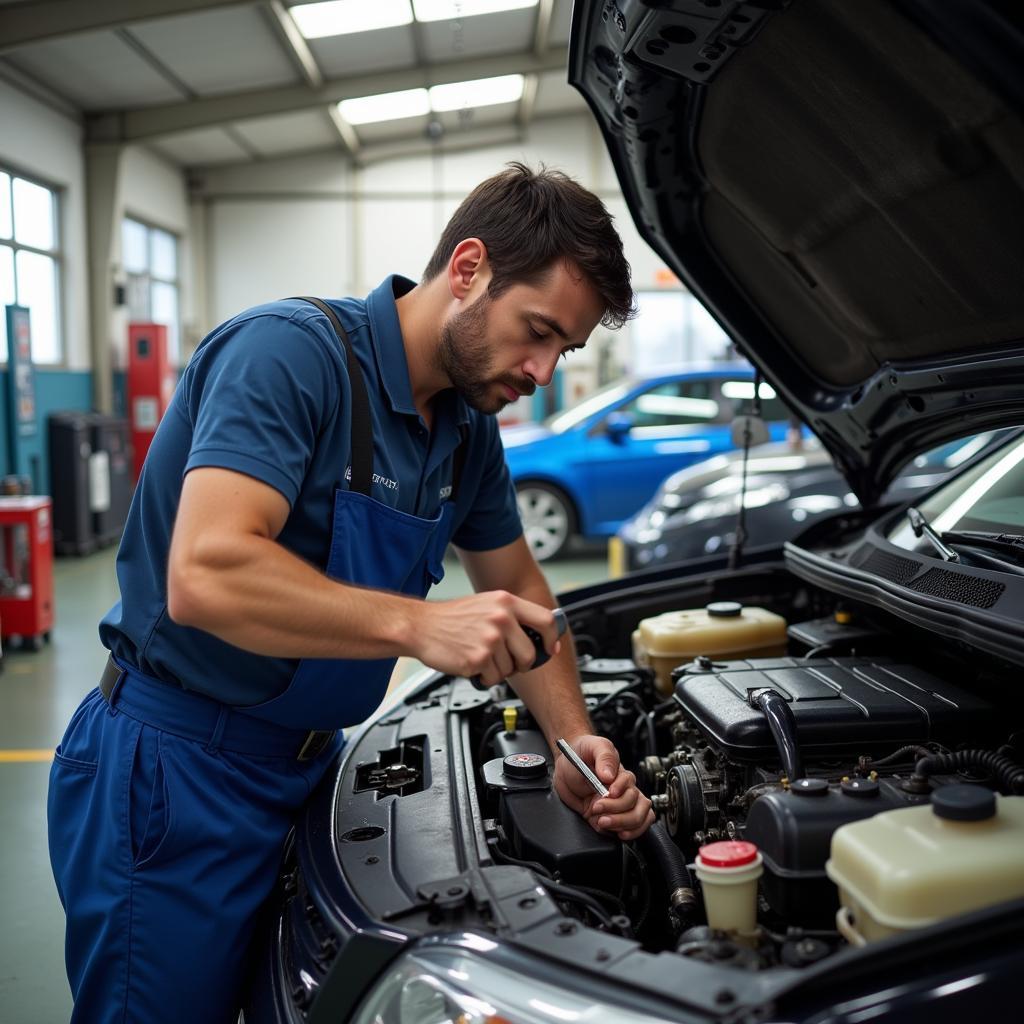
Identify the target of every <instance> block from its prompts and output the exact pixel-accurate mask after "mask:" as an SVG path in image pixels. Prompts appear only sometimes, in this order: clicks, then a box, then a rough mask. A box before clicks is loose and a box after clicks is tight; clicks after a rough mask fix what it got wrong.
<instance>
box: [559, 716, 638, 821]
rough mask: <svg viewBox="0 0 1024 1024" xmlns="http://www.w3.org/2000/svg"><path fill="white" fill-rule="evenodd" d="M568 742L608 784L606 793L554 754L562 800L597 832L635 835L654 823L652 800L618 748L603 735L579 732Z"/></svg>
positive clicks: (566, 761)
mask: <svg viewBox="0 0 1024 1024" xmlns="http://www.w3.org/2000/svg"><path fill="white" fill-rule="evenodd" d="M569 745H570V746H571V747H572V748H573V750H575V751H576V753H577V754H579V756H580V757H581V758H582V759H583V760H584V761H585V762H586V763H587V765H588V766H589V767H590V769H591V771H592V772H593V773H594V774H595V775H596V776H597V777H598V778H599V779H600V780H601V781H602V782H603V783H604V784H605V786H606V787H607V789H608V795H607V796H599V795H598V794H597V793H595V792H594V789H593V787H592V786H591V785H590V783H589V782H587V780H586V779H584V778H583V776H582V775H580V773H579V772H578V771H577V770H576V769H575V768H574V767H573V766H572V765H571V764H570V763H569V760H568V758H566V757H565V756H564V755H562V754H558V756H557V757H556V758H555V779H554V785H555V792H556V793H557V794H558V795H559V796H560V797H561V798H562V802H563V803H565V804H566V805H568V806H569V807H571V808H572V809H573V810H574V811H576V812H577V813H579V814H581V815H582V816H583V817H584V818H586V820H587V821H588V822H589V823H590V825H591V826H592V827H593V828H594V829H595V830H596V831H597V832H613V833H615V834H616V835H617V836H618V837H619V839H636V838H637V837H638V836H642V835H643V834H644V832H646V831H647V829H648V828H650V826H651V825H652V824H653V823H654V811H653V810H652V809H651V801H650V800H648V799H647V797H646V796H644V794H643V793H641V792H640V790H639V789H637V787H636V776H635V775H634V774H633V773H632V772H629V771H626V769H625V768H623V767H622V765H621V763H620V762H619V752H618V751H617V750H616V749H615V746H614V744H613V743H612V742H611V741H610V740H607V739H605V738H604V737H603V736H590V735H584V736H577V737H575V738H574V739H571V740H569Z"/></svg>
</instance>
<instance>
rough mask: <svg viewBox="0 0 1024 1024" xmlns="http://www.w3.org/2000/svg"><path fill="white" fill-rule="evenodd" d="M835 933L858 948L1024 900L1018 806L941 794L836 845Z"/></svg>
mask: <svg viewBox="0 0 1024 1024" xmlns="http://www.w3.org/2000/svg"><path fill="white" fill-rule="evenodd" d="M825 871H826V872H827V873H828V877H829V878H831V879H832V881H833V882H835V883H836V885H837V886H839V901H840V903H841V904H842V906H841V907H840V910H839V915H838V917H837V923H838V925H839V930H840V931H841V932H842V933H843V934H844V935H845V936H846V937H847V939H849V940H850V941H851V942H852V943H854V944H855V945H861V944H863V943H864V942H871V941H873V940H875V939H883V938H885V937H886V936H889V935H898V934H901V933H903V932H906V931H910V930H911V929H913V928H923V927H924V926H925V925H929V924H934V923H935V922H936V921H941V920H942V919H943V918H947V917H953V916H954V915H956V914H966V913H968V912H969V911H972V910H980V909H981V908H982V907H987V906H990V905H992V904H994V903H1002V902H1003V901H1005V900H1012V899H1018V898H1020V897H1022V896H1024V796H996V795H995V794H994V793H992V792H990V791H989V790H987V789H984V788H983V787H981V786H969V785H957V786H944V787H942V788H941V789H937V790H936V791H935V792H934V793H933V794H932V802H931V804H922V805H919V806H917V807H903V808H900V809H899V810H895V811H885V812H884V813H882V814H876V815H875V816H874V817H873V818H867V819H865V820H863V821H855V822H851V823H850V824H848V825H843V826H842V827H841V828H838V829H836V831H835V833H834V835H833V836H832V857H831V859H830V860H829V861H828V862H827V863H826V864H825Z"/></svg>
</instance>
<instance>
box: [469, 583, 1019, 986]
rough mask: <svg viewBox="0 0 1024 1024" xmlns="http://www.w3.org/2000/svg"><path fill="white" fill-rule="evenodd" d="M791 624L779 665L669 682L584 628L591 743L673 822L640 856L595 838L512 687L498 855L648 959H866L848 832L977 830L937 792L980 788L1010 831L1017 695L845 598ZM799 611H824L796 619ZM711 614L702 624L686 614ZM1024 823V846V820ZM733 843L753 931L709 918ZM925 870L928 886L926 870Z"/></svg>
mask: <svg viewBox="0 0 1024 1024" xmlns="http://www.w3.org/2000/svg"><path fill="white" fill-rule="evenodd" d="M829 604H831V607H828V605H829ZM723 609H724V606H723V605H721V604H720V605H719V608H718V610H717V616H722V615H728V616H735V617H737V618H740V617H743V616H744V615H746V612H747V610H746V609H744V608H743V606H742V605H740V604H738V603H737V604H736V605H735V607H733V608H730V609H724V610H723ZM736 609H740V610H739V612H737V610H736ZM753 611H754V612H755V613H759V612H763V611H764V609H753ZM775 611H776V612H782V613H783V615H784V617H785V620H786V621H785V622H784V623H783V626H782V629H783V633H782V634H781V636H780V637H779V644H778V645H777V646H776V648H775V653H774V655H773V656H743V652H742V651H741V652H740V653H739V654H736V653H735V652H733V653H730V654H729V655H728V656H721V654H720V653H719V652H718V651H716V650H714V649H712V648H713V647H714V643H712V642H710V641H709V642H708V644H707V646H708V648H709V649H708V651H707V653H703V654H698V655H696V656H693V657H691V658H689V660H685V661H680V662H679V663H678V664H674V665H671V667H670V668H668V663H669V662H671V661H672V659H671V658H669V659H668V661H667V662H666V660H665V658H663V657H658V656H653V657H652V656H651V654H652V652H651V651H649V650H644V649H643V644H642V643H640V649H639V650H638V649H637V637H638V633H637V631H636V630H633V631H632V637H633V650H632V652H625V651H622V650H621V649H620V650H615V649H609V648H610V647H613V645H609V644H608V643H597V642H595V641H594V640H593V638H592V635H590V636H588V635H587V628H588V623H587V621H586V620H585V619H582V620H580V621H578V622H576V623H574V629H576V631H577V642H578V644H579V646H580V647H581V648H583V653H582V654H581V656H580V658H579V668H580V675H581V679H582V682H583V688H584V692H585V695H586V699H587V705H588V709H589V712H590V715H591V718H592V721H593V724H594V727H595V730H596V731H597V732H598V733H600V734H602V735H605V736H607V737H608V738H610V739H611V740H612V741H613V742H614V743H615V745H616V747H617V749H618V750H619V752H620V755H621V756H622V759H623V763H624V764H625V765H626V767H627V768H629V769H631V770H632V771H633V772H634V773H635V775H636V777H637V781H638V785H639V787H640V789H641V790H642V791H643V792H645V793H646V794H647V795H649V796H650V797H651V799H652V801H653V804H654V808H655V811H656V813H657V817H658V821H657V822H656V824H655V825H654V826H653V827H652V828H651V830H650V831H649V832H648V833H647V835H645V836H644V837H643V838H642V839H641V840H639V841H637V842H630V843H622V842H620V841H619V840H618V839H616V838H615V837H612V836H608V835H604V834H601V833H599V832H597V831H596V830H595V829H594V828H592V827H591V826H590V825H588V824H587V823H586V822H585V821H584V820H583V819H582V818H580V817H578V816H577V815H575V814H574V813H573V812H571V811H569V810H568V809H567V808H566V807H565V806H564V805H563V804H562V802H561V801H560V799H559V798H558V796H557V795H556V794H555V793H554V792H553V790H552V787H551V771H550V770H551V764H552V752H551V751H550V750H549V749H548V746H547V744H546V743H545V740H544V737H543V735H542V734H541V733H540V732H539V731H538V729H537V727H536V724H535V723H533V722H532V721H531V720H530V718H529V715H528V713H527V711H526V709H525V707H524V706H523V704H522V703H521V702H520V701H518V700H517V699H516V698H515V695H514V693H513V692H512V691H511V690H510V689H509V688H508V687H505V686H503V687H497V688H495V689H494V690H492V695H493V700H492V702H491V703H490V704H489V705H486V706H484V707H482V708H480V709H479V712H478V716H479V717H478V721H477V726H478V732H477V733H476V735H477V736H478V740H477V742H478V756H477V766H478V769H479V775H478V780H477V782H478V794H479V800H480V805H481V808H482V813H483V815H484V824H485V830H486V835H487V842H488V847H489V849H490V851H491V854H492V856H493V858H494V860H495V861H496V862H498V863H508V864H517V865H520V866H526V867H529V868H532V869H533V871H534V872H535V874H536V876H537V878H538V880H539V882H540V884H541V885H542V886H544V888H545V889H547V891H548V892H549V894H550V895H551V896H552V897H553V898H554V899H555V900H556V901H557V902H558V903H559V904H560V906H561V907H562V909H563V912H565V913H566V914H569V915H572V916H575V917H577V918H579V919H580V920H581V921H582V922H584V923H585V924H587V925H588V926H591V927H594V928H597V929H599V930H604V931H607V932H614V933H618V934H621V935H623V936H627V937H630V938H634V939H636V940H638V941H640V942H641V943H642V944H643V945H644V947H645V948H647V949H648V950H650V951H657V952H663V951H666V950H669V951H675V952H676V953H678V954H679V955H682V956H685V957H690V958H696V959H700V960H706V961H710V962H714V963H716V964H718V965H722V966H730V965H732V966H736V967H739V968H743V969H747V970H763V969H771V968H773V967H776V966H786V967H803V966H809V965H811V964H813V963H816V962H818V961H820V960H822V959H823V958H825V957H827V956H829V955H830V954H831V953H833V952H835V951H837V950H838V949H840V948H843V947H845V946H846V945H848V944H853V945H860V944H863V943H864V942H865V941H867V940H866V939H865V938H864V933H865V932H868V933H870V931H871V924H872V922H871V921H870V920H868V918H869V917H870V914H869V913H868V911H867V909H866V908H865V907H864V906H862V905H861V906H858V907H857V908H856V911H854V910H851V908H850V907H849V906H844V903H849V902H850V899H849V897H848V894H847V898H846V899H845V900H844V898H843V893H844V891H845V890H844V888H843V884H839V883H837V880H836V879H837V875H838V873H839V870H840V869H839V861H838V860H836V867H835V868H834V869H833V870H832V873H831V876H830V873H829V869H828V868H827V865H828V864H829V862H830V857H833V858H836V857H837V856H838V855H837V853H836V851H835V850H834V849H833V842H834V839H835V837H836V833H837V832H838V831H839V830H841V829H844V827H847V826H854V825H856V824H857V823H863V822H868V821H872V822H873V821H874V820H875V818H876V816H877V815H880V814H882V813H883V812H889V811H900V810H904V811H905V810H906V809H908V808H924V810H923V811H919V812H915V814H916V815H917V816H916V817H914V818H913V822H912V823H911V827H912V828H915V829H916V828H918V827H924V828H929V827H931V826H930V824H929V822H931V821H932V817H933V816H932V810H933V809H934V811H935V813H936V814H940V813H941V814H943V815H945V816H947V817H953V818H957V815H959V814H961V813H962V814H963V815H964V816H963V817H961V818H960V819H958V820H962V821H969V820H972V819H971V818H970V814H971V813H974V814H975V818H976V819H977V820H980V819H981V817H982V816H983V815H982V812H981V811H980V810H979V811H977V812H976V813H975V812H973V811H972V812H961V811H957V810H954V811H950V812H947V811H945V810H943V809H942V807H940V805H943V806H945V804H946V803H950V802H953V803H955V802H956V801H946V800H944V799H939V797H938V796H937V794H940V793H943V792H945V793H946V794H947V795H948V796H950V797H953V796H955V795H956V794H958V793H960V792H961V791H962V790H963V789H964V784H969V785H970V786H972V787H973V790H971V791H970V792H968V794H967V796H968V797H969V798H970V797H971V796H972V795H973V796H978V795H980V796H981V797H983V798H985V799H987V800H988V801H990V802H991V801H994V800H995V799H996V798H995V796H994V795H993V794H997V793H998V794H1002V796H1001V797H1000V799H1001V800H1003V801H1004V802H1003V803H1001V804H1000V805H999V806H1000V814H1002V815H1003V816H1004V817H1005V811H1006V809H1007V808H1010V807H1011V806H1012V807H1013V808H1014V809H1017V808H1018V807H1019V805H1024V799H1021V798H1019V797H1017V798H1013V794H1021V793H1024V767H1021V763H1022V760H1024V758H1022V755H1024V731H1021V724H1022V721H1024V718H1022V716H1021V713H1020V706H1019V702H1018V701H1016V700H1014V699H1010V698H1009V697H1008V696H1007V693H1006V687H1005V681H1006V679H1007V678H1008V677H1009V676H1008V674H1007V672H1006V670H1005V667H1003V666H999V665H995V664H992V663H989V662H986V661H984V660H983V659H980V658H979V657H978V656H977V654H976V652H972V651H971V650H970V649H969V648H962V647H961V648H957V647H955V646H954V645H945V644H943V643H941V642H940V641H938V640H937V638H936V637H935V636H934V635H931V634H925V633H923V632H922V633H921V634H920V635H918V634H916V633H915V631H914V630H913V629H912V628H910V627H907V626H906V624H904V623H900V622H899V621H898V620H896V619H894V618H887V617H886V616H885V615H884V613H883V614H862V613H861V611H860V610H857V609H849V608H844V607H840V606H838V605H836V604H835V602H834V600H833V601H832V602H825V603H824V604H818V605H817V606H813V602H812V605H808V604H806V602H805V603H804V605H803V607H801V608H798V609H794V608H791V607H785V606H778V605H777V606H776V609H775ZM794 612H795V613H796V614H795V615H794V614H793V613H794ZM801 612H802V613H803V614H804V615H806V614H807V613H808V612H812V613H816V614H814V615H813V616H812V617H810V618H797V617H796V616H798V615H800V613H801ZM823 612H824V614H822V613H823ZM697 613H699V614H703V613H704V610H703V609H691V610H688V611H687V614H688V615H691V614H697ZM785 613H789V614H788V615H787V614H785ZM715 617H716V615H714V614H713V615H712V619H713V618H715ZM746 617H747V618H748V619H750V618H751V616H750V615H746ZM753 617H754V618H756V617H757V616H756V615H755V616H753ZM709 621H710V622H711V625H712V626H713V627H716V628H717V627H718V626H720V625H721V623H716V622H714V621H711V620H709ZM634 625H636V624H635V623H634ZM690 625H692V623H690ZM610 632H611V634H612V635H613V636H614V635H615V634H616V633H617V634H618V635H619V636H620V637H621V636H623V635H624V633H626V632H630V630H629V629H628V628H627V629H625V630H623V629H622V628H619V629H618V630H614V629H613V630H611V631H610ZM690 633H692V630H690V631H689V633H688V635H689V634H690ZM708 636H717V634H715V633H714V632H712V633H710V634H708ZM759 643H760V647H759V650H764V645H763V642H759ZM700 645H701V640H700V639H698V641H697V647H698V648H699V647H700ZM721 646H723V645H722V644H721V643H719V647H721ZM725 646H728V645H727V644H726V645H725ZM755 646H756V645H755ZM588 648H589V650H588ZM626 653H631V654H632V656H631V657H625V656H623V655H625V654H626ZM1008 797H1009V798H1011V799H1010V800H1009V802H1006V798H1008ZM970 802H971V801H970V799H968V803H970ZM975 803H977V800H975ZM928 805H935V806H934V808H931V807H929V806H928ZM992 813H994V812H992ZM922 814H923V815H926V816H928V817H927V819H926V818H924V817H921V815H922ZM890 820H892V821H896V820H900V821H903V820H904V819H902V818H901V819H890ZM1013 821H1014V824H1012V825H1011V827H1010V834H1011V835H1012V837H1013V838H1012V842H1013V843H1016V844H1018V845H1017V846H1016V849H1018V850H1019V849H1020V848H1022V847H1021V846H1020V845H1019V844H1020V843H1021V842H1022V841H1024V816H1020V815H1017V817H1015V818H1014V819H1013ZM922 823H923V825H922ZM982 824H983V825H984V824H985V823H984V822H982ZM858 827H861V828H863V827H864V826H858ZM943 827H945V826H943ZM954 831H955V828H954ZM961 831H962V830H961ZM851 834H854V833H851ZM939 839H940V840H941V839H942V836H941V835H940V836H939ZM929 841H930V840H929ZM1000 841H1002V840H1000ZM874 842H875V841H874V840H870V841H869V843H868V846H869V847H871V851H872V852H869V854H863V853H860V854H858V855H857V856H859V857H861V860H862V861H863V859H864V858H865V857H867V858H868V859H870V857H871V856H875V855H876V854H877V853H878V851H877V850H876V849H875V848H874V846H872V843H874ZM986 842H990V840H986ZM722 843H724V844H731V845H729V846H728V849H729V850H730V851H733V852H735V851H737V850H739V849H740V848H741V847H742V848H743V849H744V850H746V849H748V848H747V847H746V846H744V845H743V844H753V847H755V848H756V855H757V858H758V861H757V863H758V864H759V865H760V877H759V879H758V881H757V885H756V890H755V889H754V888H753V887H749V891H750V895H749V901H750V906H749V912H750V914H752V915H753V917H752V918H751V920H752V921H753V922H756V925H755V927H754V928H752V929H747V930H743V929H742V928H740V929H737V928H728V927H721V923H720V921H719V922H718V923H719V926H718V927H715V926H714V925H715V923H716V922H715V921H714V920H709V916H712V917H713V916H714V915H710V911H709V910H708V909H707V908H710V905H711V904H710V903H709V893H708V891H707V890H708V889H709V884H710V883H715V882H716V881H717V880H716V879H715V877H714V871H708V870H707V866H708V863H711V861H710V856H711V854H710V853H708V851H712V850H714V849H716V844H722ZM702 851H703V854H704V855H702ZM933 853H934V855H935V858H936V860H937V862H938V861H941V860H942V858H943V857H944V851H943V849H942V848H941V846H940V847H939V848H937V849H934V850H933ZM705 855H706V856H705ZM748 856H749V857H753V856H754V854H753V853H750V854H748ZM879 856H881V855H879ZM959 856H960V855H959V854H951V857H952V858H953V859H954V860H955V859H956V858H958V857H959ZM1010 856H1011V857H1012V856H1013V855H1012V854H1010ZM1017 859H1019V854H1018V855H1017ZM705 860H707V863H704V861H705ZM883 860H884V858H883ZM702 864H703V865H704V870H703V871H702ZM875 867H876V868H878V870H880V871H882V872H883V874H884V873H885V872H887V871H888V872H889V874H898V872H895V869H892V868H887V867H886V866H885V865H884V864H881V865H880V866H879V865H875ZM944 869H946V870H948V869H949V864H948V863H946V864H945V866H944ZM717 870H720V869H717ZM971 871H972V869H971V865H970V864H969V863H963V864H962V865H956V864H954V867H953V873H954V878H955V879H956V882H955V885H956V887H957V889H958V891H960V892H964V893H967V892H968V890H970V887H971V886H972V885H973V884H974V883H973V882H972V879H971ZM958 872H959V873H958ZM920 873H921V875H922V876H923V881H924V883H925V884H927V875H928V870H927V865H926V864H925V865H923V866H922V868H921V872H920ZM702 879H703V881H702ZM886 884H891V885H892V886H893V887H896V888H898V887H899V886H900V885H901V884H902V883H901V882H900V880H899V878H895V879H893V878H890V879H888V880H887V883H886ZM912 884H914V885H918V886H920V885H921V884H922V878H917V879H916V880H914V882H913V883H912ZM711 888H714V885H713V884H712V885H711ZM737 891H738V890H737ZM1006 895H1007V898H1010V897H1011V896H1012V895H1014V894H1013V893H1007V894H1006ZM898 898H899V896H898V895H897V897H890V899H891V900H896V901H897V902H898ZM966 898H967V899H968V900H970V899H971V897H970V896H969V895H968V896H967V897H966ZM882 902H883V904H884V902H885V901H884V900H883V901H882ZM892 905H893V906H895V903H892ZM883 909H884V907H883ZM875 912H876V913H878V911H877V910H876V911H875ZM844 915H845V916H844Z"/></svg>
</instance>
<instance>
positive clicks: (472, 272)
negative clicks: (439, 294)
mask: <svg viewBox="0 0 1024 1024" xmlns="http://www.w3.org/2000/svg"><path fill="white" fill-rule="evenodd" d="M490 279H491V268H490V264H489V263H488V260H487V246H486V245H484V243H483V242H481V241H480V239H479V238H464V239H463V240H462V241H461V242H459V244H458V245H457V246H455V250H454V251H453V252H452V257H451V259H450V260H449V261H448V288H449V290H450V291H451V293H452V298H453V299H458V300H460V301H462V300H464V299H466V298H467V297H468V296H469V295H470V294H471V293H473V292H476V293H477V294H480V293H482V290H483V288H486V287H487V284H488V282H489V281H490Z"/></svg>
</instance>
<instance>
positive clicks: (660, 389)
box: [501, 363, 789, 561]
mask: <svg viewBox="0 0 1024 1024" xmlns="http://www.w3.org/2000/svg"><path fill="white" fill-rule="evenodd" d="M753 397H754V371H753V370H752V369H751V367H750V366H749V365H747V364H746V363H720V364H717V365H711V366H702V367H694V366H688V367H680V368H677V369H675V370H662V371H659V372H658V373H656V374H655V373H652V374H650V375H644V376H634V377H626V378H623V379H621V380H618V381H615V382H614V383H612V384H609V385H608V386H607V387H605V388H603V389H601V390H600V391H598V392H596V393H595V394H593V395H591V396H589V397H588V398H586V399H584V400H583V401H582V402H580V403H579V404H578V405H575V406H573V407H572V408H571V409H567V410H565V411H563V412H559V413H556V414H555V415H554V416H551V417H549V418H548V419H547V420H545V421H544V422H543V423H539V424H538V423H530V424H523V425H519V426H513V427H506V428H504V429H503V430H502V432H501V436H502V440H503V442H504V444H505V460H506V462H507V463H508V467H509V471H510V472H511V474H512V479H513V481H514V482H515V486H516V492H517V494H518V497H519V512H520V515H521V516H522V520H523V529H524V531H525V533H526V539H527V541H528V542H529V544H530V547H531V548H532V549H533V553H534V555H535V557H536V558H537V559H538V561H544V560H546V559H549V558H554V557H555V556H557V555H559V554H561V553H562V552H563V551H564V550H565V548H566V545H567V544H568V543H569V540H570V539H571V538H572V537H573V536H574V535H579V536H582V537H588V538H597V537H610V536H612V535H613V534H614V533H615V531H616V530H617V529H618V528H619V526H620V524H621V523H622V522H624V521H625V520H626V519H628V518H629V517H630V516H632V515H633V514H634V513H635V512H637V511H638V510H639V509H640V508H641V507H642V506H643V505H644V503H645V502H647V501H648V500H649V499H650V497H651V495H652V494H654V492H655V491H656V490H657V488H658V485H659V484H660V483H661V481H662V480H664V479H665V477H666V476H667V475H668V474H669V473H671V472H673V471H674V470H677V469H682V468H683V467H685V466H689V465H691V464H693V463H696V462H700V461H701V460H703V459H706V458H709V457H710V456H713V455H718V454H720V453H721V452H725V451H729V450H730V449H732V447H733V443H732V438H731V436H730V424H731V423H732V420H733V418H734V417H735V416H737V415H740V414H743V413H747V412H750V411H751V408H752V405H753ZM761 415H762V417H763V418H764V419H765V421H766V422H767V424H768V429H769V431H770V433H771V438H772V440H773V441H781V440H783V439H784V438H785V436H786V429H787V424H788V421H789V412H788V410H787V409H786V407H785V405H784V404H783V403H782V401H781V400H780V399H778V398H777V397H776V396H775V392H774V391H773V390H772V388H771V386H770V385H768V384H766V383H762V384H761Z"/></svg>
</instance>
